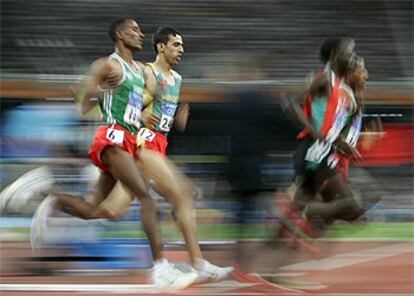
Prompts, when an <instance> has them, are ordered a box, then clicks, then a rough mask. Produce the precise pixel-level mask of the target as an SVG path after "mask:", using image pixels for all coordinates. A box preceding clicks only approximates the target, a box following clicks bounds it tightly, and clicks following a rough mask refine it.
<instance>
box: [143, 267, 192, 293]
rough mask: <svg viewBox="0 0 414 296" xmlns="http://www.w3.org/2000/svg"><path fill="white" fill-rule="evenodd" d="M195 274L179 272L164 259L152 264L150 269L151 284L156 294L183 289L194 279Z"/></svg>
mask: <svg viewBox="0 0 414 296" xmlns="http://www.w3.org/2000/svg"><path fill="white" fill-rule="evenodd" d="M197 278H198V274H197V273H196V272H181V271H180V270H178V269H176V268H175V267H174V266H173V265H172V264H170V263H169V262H168V261H167V260H166V259H163V260H159V261H156V262H154V267H153V269H152V275H151V279H152V283H153V284H154V286H155V288H156V289H157V291H158V292H161V291H167V290H168V291H174V290H180V289H185V288H187V287H188V286H190V285H191V284H192V283H193V282H194V281H195V280H196V279H197Z"/></svg>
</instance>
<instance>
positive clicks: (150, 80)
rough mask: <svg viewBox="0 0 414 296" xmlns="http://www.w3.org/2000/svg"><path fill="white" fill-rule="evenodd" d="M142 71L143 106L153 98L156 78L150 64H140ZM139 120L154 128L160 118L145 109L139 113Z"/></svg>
mask: <svg viewBox="0 0 414 296" xmlns="http://www.w3.org/2000/svg"><path fill="white" fill-rule="evenodd" d="M140 65H142V64H140ZM142 71H143V73H144V80H145V90H144V106H147V105H149V104H150V103H151V102H152V101H153V100H154V98H155V92H156V90H157V79H156V77H155V74H154V72H153V71H152V69H151V67H150V66H148V65H142ZM141 120H142V122H143V123H144V125H145V126H148V127H152V128H155V127H156V126H157V125H158V124H159V122H160V118H159V117H158V116H156V115H154V114H153V113H150V112H146V111H145V109H144V110H143V111H142V113H141Z"/></svg>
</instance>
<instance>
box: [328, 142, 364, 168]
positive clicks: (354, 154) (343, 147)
mask: <svg viewBox="0 0 414 296" xmlns="http://www.w3.org/2000/svg"><path fill="white" fill-rule="evenodd" d="M335 144H336V145H337V147H338V151H339V152H340V153H342V154H344V155H345V156H347V157H349V158H351V159H354V160H355V161H357V162H360V161H361V159H362V156H361V154H360V153H359V152H358V150H357V149H355V148H354V147H352V146H351V145H349V143H348V142H346V141H345V140H344V139H343V138H342V137H339V138H338V140H336V142H335Z"/></svg>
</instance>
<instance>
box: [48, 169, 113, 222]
mask: <svg viewBox="0 0 414 296" xmlns="http://www.w3.org/2000/svg"><path fill="white" fill-rule="evenodd" d="M115 182H116V180H115V179H114V177H113V176H112V175H111V174H109V173H101V174H100V176H99V178H98V181H97V184H96V186H95V193H94V197H93V198H92V199H91V200H89V201H87V200H84V199H82V198H79V197H76V196H74V195H71V194H67V193H62V192H52V195H53V196H56V198H57V201H56V205H55V207H56V209H59V210H62V211H64V212H67V213H69V214H71V215H73V216H76V217H79V218H82V219H97V218H111V217H110V215H104V214H103V213H96V208H97V206H98V204H99V203H100V202H102V201H103V200H104V199H105V198H106V196H107V195H108V194H109V192H111V190H112V189H113V187H114V185H115Z"/></svg>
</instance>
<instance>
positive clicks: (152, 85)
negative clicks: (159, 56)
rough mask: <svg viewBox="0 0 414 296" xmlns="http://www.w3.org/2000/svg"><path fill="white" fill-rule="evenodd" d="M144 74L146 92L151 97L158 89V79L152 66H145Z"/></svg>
mask: <svg viewBox="0 0 414 296" xmlns="http://www.w3.org/2000/svg"><path fill="white" fill-rule="evenodd" d="M142 72H143V73H144V79H145V88H146V90H147V91H148V92H149V93H150V94H151V95H155V91H156V88H157V78H156V76H155V73H154V70H153V69H152V68H151V66H150V65H148V64H145V65H144V68H143V69H142Z"/></svg>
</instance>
